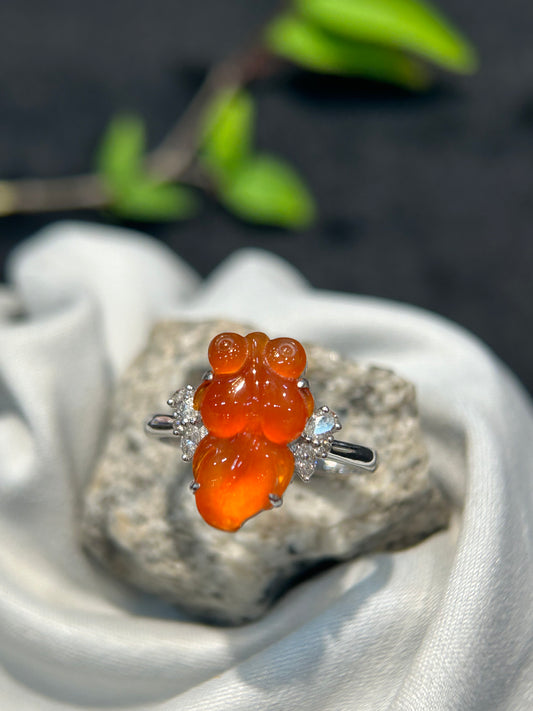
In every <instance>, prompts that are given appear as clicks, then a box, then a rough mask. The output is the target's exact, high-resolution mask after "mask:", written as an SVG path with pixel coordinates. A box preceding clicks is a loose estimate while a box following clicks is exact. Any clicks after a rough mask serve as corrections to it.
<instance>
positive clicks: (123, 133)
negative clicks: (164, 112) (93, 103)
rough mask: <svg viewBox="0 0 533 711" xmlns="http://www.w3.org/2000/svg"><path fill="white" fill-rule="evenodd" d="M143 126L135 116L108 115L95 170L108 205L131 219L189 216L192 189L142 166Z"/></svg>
mask: <svg viewBox="0 0 533 711" xmlns="http://www.w3.org/2000/svg"><path fill="white" fill-rule="evenodd" d="M144 151H145V129H144V123H143V121H142V119H140V118H139V117H138V116H132V115H126V114H122V115H119V116H116V117H114V118H113V119H111V122H110V123H109V126H108V128H107V130H106V132H105V134H104V137H103V139H102V143H101V145H100V148H99V150H98V156H97V165H98V171H99V174H100V176H101V178H102V181H103V182H104V185H105V187H106V188H107V191H108V193H109V197H110V206H109V207H110V209H111V210H112V211H113V212H115V213H116V214H117V215H120V216H121V217H125V218H129V219H135V220H176V219H183V218H186V217H189V215H190V214H191V213H192V212H193V211H194V209H195V205H196V201H195V199H194V195H193V193H192V191H190V190H188V189H187V188H185V187H183V186H182V185H176V184H173V183H166V182H164V181H162V180H158V179H157V178H156V177H154V176H152V175H150V174H148V173H147V172H146V171H145V169H144V166H143V161H144Z"/></svg>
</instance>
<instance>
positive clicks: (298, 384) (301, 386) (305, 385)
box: [296, 378, 309, 388]
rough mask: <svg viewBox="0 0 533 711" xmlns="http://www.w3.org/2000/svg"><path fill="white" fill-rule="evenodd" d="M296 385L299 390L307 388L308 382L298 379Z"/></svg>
mask: <svg viewBox="0 0 533 711" xmlns="http://www.w3.org/2000/svg"><path fill="white" fill-rule="evenodd" d="M296 385H297V387H299V388H308V387H309V380H307V378H298V382H297V383H296Z"/></svg>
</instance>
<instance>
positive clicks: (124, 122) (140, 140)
mask: <svg viewBox="0 0 533 711" xmlns="http://www.w3.org/2000/svg"><path fill="white" fill-rule="evenodd" d="M144 144H145V138H144V123H143V121H142V119H141V118H139V117H138V116H133V115H129V114H120V115H118V116H115V117H113V118H112V119H111V121H110V123H109V125H108V127H107V129H106V132H105V134H104V137H103V139H102V142H101V144H100V148H99V150H98V155H97V168H98V172H99V173H100V175H101V177H102V179H103V181H104V183H105V184H106V186H107V187H108V189H109V190H110V191H111V192H117V191H118V192H120V191H121V189H123V188H124V187H128V186H129V184H130V183H131V181H132V178H133V177H134V176H136V175H138V174H139V173H140V171H141V167H142V160H143V156H144Z"/></svg>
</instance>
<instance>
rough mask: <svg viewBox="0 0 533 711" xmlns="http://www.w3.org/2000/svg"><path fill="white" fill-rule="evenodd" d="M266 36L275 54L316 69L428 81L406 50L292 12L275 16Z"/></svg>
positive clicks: (406, 82)
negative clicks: (333, 30) (330, 29)
mask: <svg viewBox="0 0 533 711" xmlns="http://www.w3.org/2000/svg"><path fill="white" fill-rule="evenodd" d="M265 40H266V43H267V45H268V47H269V48H270V49H271V50H272V51H273V52H275V53H276V54H279V55H280V56H282V57H285V58H286V59H289V60H291V61H293V62H295V63H296V64H299V65H300V66H303V67H305V68H307V69H312V70H314V71H318V72H323V73H327V74H341V75H353V76H362V77H366V78H369V79H378V80H380V81H389V82H392V83H394V84H400V85H401V86H406V87H408V88H410V89H423V88H425V87H427V86H428V84H429V74H428V72H427V69H426V68H425V67H424V66H423V65H422V64H421V63H420V62H418V61H416V60H415V59H413V58H411V57H408V56H406V55H405V54H404V53H403V52H401V51H398V50H396V49H392V48H389V47H385V46H380V45H376V44H367V43H363V42H354V41H353V40H350V39H346V38H344V37H340V36H339V35H334V34H332V33H331V32H328V31H327V30H324V29H322V28H321V27H319V26H317V25H316V24H314V23H312V22H309V21H308V20H306V19H304V18H300V17H298V15H296V14H293V13H286V14H283V15H281V16H279V17H278V18H277V19H275V20H274V21H273V22H272V23H271V24H270V25H269V26H268V27H267V29H266V35H265Z"/></svg>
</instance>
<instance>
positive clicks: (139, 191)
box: [111, 178, 196, 221]
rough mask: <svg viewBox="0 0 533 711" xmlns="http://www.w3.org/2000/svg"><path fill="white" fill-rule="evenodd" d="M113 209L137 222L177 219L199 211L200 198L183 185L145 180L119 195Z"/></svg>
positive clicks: (132, 185) (130, 186)
mask: <svg viewBox="0 0 533 711" xmlns="http://www.w3.org/2000/svg"><path fill="white" fill-rule="evenodd" d="M111 209H112V210H113V212H115V213H116V214H117V215H120V216H121V217H125V218H128V219H133V220H157V221H158V220H177V219H184V218H186V217H189V216H190V215H192V214H193V213H194V212H195V209H196V199H195V197H194V194H193V192H192V191H191V190H189V189H188V188H184V187H183V186H181V185H174V184H171V183H158V182H157V181H154V180H151V179H146V178H144V179H139V180H138V181H136V182H132V183H131V184H130V185H129V186H128V188H127V189H126V190H124V191H123V192H122V193H120V194H119V195H117V196H116V198H115V200H114V202H113V204H112V205H111Z"/></svg>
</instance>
